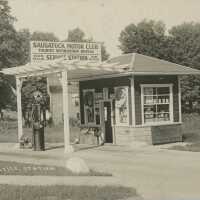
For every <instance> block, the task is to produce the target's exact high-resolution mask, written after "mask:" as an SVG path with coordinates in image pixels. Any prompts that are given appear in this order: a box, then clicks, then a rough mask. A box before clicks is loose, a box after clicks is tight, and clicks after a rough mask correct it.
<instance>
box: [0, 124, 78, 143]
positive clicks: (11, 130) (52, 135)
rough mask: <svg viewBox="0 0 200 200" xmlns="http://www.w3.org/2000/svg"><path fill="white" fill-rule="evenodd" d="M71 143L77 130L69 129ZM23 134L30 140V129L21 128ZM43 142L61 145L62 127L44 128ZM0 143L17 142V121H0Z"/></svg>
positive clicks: (75, 128) (76, 134)
mask: <svg viewBox="0 0 200 200" xmlns="http://www.w3.org/2000/svg"><path fill="white" fill-rule="evenodd" d="M70 131H71V132H72V133H73V134H71V138H70V139H71V141H72V142H73V141H74V139H75V138H76V137H78V133H79V128H77V127H70ZM23 132H24V134H25V135H26V136H28V137H29V138H32V129H31V128H23ZM44 133H45V142H47V143H52V142H53V143H62V142H63V141H64V134H63V126H62V125H60V126H56V127H51V128H50V127H46V128H45V132H44ZM0 142H11V143H12V142H17V121H0Z"/></svg>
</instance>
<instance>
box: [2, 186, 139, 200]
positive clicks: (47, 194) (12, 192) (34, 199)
mask: <svg viewBox="0 0 200 200" xmlns="http://www.w3.org/2000/svg"><path fill="white" fill-rule="evenodd" d="M129 197H138V195H137V193H136V190H135V189H133V188H125V187H114V186H106V187H98V186H58V185H55V186H14V185H0V199H1V200H27V199H28V200H97V199H98V200H117V199H127V198H129Z"/></svg>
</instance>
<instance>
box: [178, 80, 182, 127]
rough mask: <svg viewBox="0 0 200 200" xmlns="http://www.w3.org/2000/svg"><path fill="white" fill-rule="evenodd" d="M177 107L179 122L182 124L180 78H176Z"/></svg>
mask: <svg viewBox="0 0 200 200" xmlns="http://www.w3.org/2000/svg"><path fill="white" fill-rule="evenodd" d="M178 105H179V122H180V123H182V106H181V80H180V76H178Z"/></svg>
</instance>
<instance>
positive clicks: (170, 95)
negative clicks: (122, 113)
mask: <svg viewBox="0 0 200 200" xmlns="http://www.w3.org/2000/svg"><path fill="white" fill-rule="evenodd" d="M140 87H141V111H142V112H141V113H142V125H143V126H145V125H162V124H170V123H173V122H174V112H173V90H172V89H173V84H140ZM145 87H169V89H170V94H169V98H170V99H169V113H170V120H169V121H163V122H151V123H144V88H145Z"/></svg>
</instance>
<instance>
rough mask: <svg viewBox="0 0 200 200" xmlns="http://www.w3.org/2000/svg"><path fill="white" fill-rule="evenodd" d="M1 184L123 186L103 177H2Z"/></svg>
mask: <svg viewBox="0 0 200 200" xmlns="http://www.w3.org/2000/svg"><path fill="white" fill-rule="evenodd" d="M0 184H10V185H76V186H77V185H86V186H95V185H96V186H107V185H109V186H113V185H114V186H121V185H122V184H120V180H119V179H118V178H116V177H112V176H111V177H103V176H99V177H98V176H10V175H8V176H4V175H0Z"/></svg>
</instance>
